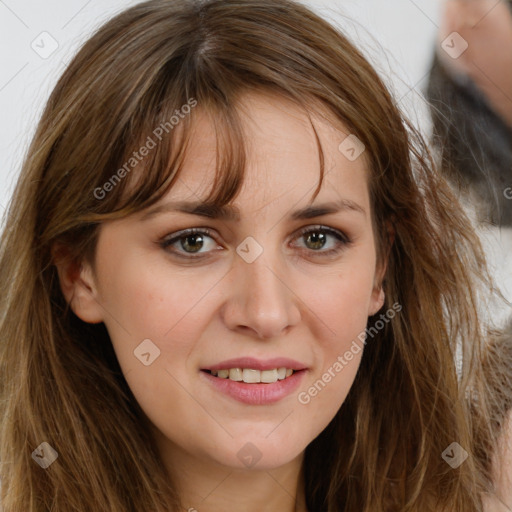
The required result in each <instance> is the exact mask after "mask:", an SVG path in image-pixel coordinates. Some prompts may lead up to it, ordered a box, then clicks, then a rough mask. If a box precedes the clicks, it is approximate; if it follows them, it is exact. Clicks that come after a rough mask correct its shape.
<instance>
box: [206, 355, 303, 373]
mask: <svg viewBox="0 0 512 512" xmlns="http://www.w3.org/2000/svg"><path fill="white" fill-rule="evenodd" d="M283 367H284V368H290V369H291V370H305V369H307V366H306V365H305V364H302V363H299V362H298V361H294V360H293V359H288V358H286V357H275V358H274V359H265V360H264V361H262V360H260V359H255V358H254V357H238V358H236V359H228V360H227V361H222V362H221V363H217V364H214V365H212V366H208V367H207V368H203V370H213V371H218V370H229V369H230V368H252V369H253V370H272V369H274V368H283Z"/></svg>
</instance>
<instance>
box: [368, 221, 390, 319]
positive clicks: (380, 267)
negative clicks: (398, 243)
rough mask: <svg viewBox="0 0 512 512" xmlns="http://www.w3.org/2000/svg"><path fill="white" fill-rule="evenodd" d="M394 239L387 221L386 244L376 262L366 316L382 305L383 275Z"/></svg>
mask: <svg viewBox="0 0 512 512" xmlns="http://www.w3.org/2000/svg"><path fill="white" fill-rule="evenodd" d="M394 241H395V230H394V228H393V226H392V224H391V223H390V222H388V223H387V239H386V240H385V242H386V246H385V251H384V254H383V255H382V256H381V260H380V261H378V262H377V265H376V269H375V277H374V281H373V290H372V295H371V297H370V307H369V308H368V316H372V315H375V313H377V312H378V311H379V309H380V308H381V307H382V306H383V305H384V301H385V299H386V294H385V292H384V289H383V285H382V283H383V281H384V276H385V275H386V270H387V267H388V261H389V252H390V251H391V247H392V246H393V242H394Z"/></svg>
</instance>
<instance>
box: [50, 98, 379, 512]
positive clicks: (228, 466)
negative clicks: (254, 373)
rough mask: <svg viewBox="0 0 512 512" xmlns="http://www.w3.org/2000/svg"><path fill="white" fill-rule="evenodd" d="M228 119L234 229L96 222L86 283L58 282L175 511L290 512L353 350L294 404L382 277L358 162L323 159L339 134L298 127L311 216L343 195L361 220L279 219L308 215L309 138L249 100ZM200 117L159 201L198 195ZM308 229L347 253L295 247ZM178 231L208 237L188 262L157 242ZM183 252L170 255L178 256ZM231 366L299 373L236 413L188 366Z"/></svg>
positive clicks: (171, 217) (179, 219)
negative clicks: (104, 351)
mask: <svg viewBox="0 0 512 512" xmlns="http://www.w3.org/2000/svg"><path fill="white" fill-rule="evenodd" d="M241 106H242V107H243V111H242V112H243V115H244V117H243V119H244V127H245V129H246V132H247V135H248V136H247V140H248V141H249V145H248V168H247V178H246V181H245V182H244V185H243V187H242V190H241V192H240V194H239V196H237V198H236V199H235V200H234V202H233V204H234V205H235V206H237V207H238V208H239V210H240V214H241V219H240V220H239V221H231V220H220V219H207V218H202V217H199V216H194V215H191V214H187V213H176V212H166V213H160V214H158V215H155V216H153V217H151V218H149V219H146V220H142V216H143V214H144V213H145V212H139V213H137V214H134V215H132V216H130V217H128V218H125V219H121V220H115V221H111V222H108V223H106V224H104V225H102V227H101V232H100V236H99V241H98V247H97V254H96V268H95V271H93V269H92V268H91V266H90V265H89V264H88V263H87V262H82V265H81V267H80V268H79V269H77V268H73V266H72V265H69V266H66V265H64V264H59V265H58V269H59V277H60V282H61V287H62V291H63V293H64V295H65V297H66V299H67V300H68V301H69V302H70V304H71V307H72V308H73V311H74V312H75V313H76V314H77V315H78V316H79V317H80V318H81V319H82V320H84V321H86V322H91V323H97V322H104V323H105V325H106V327H107V329H108V332H109V334H110V337H111V339H112V343H113V346H114V349H115V352H116V354H117V357H118V359H119V362H120V365H121V368H122V370H123V373H124V375H125V377H126V380H127V382H128V384H129V386H130V388H131V389H132V391H133V393H134V396H135V397H136V399H137V401H138V403H139V404H140V406H141V407H142V409H143V411H144V412H145V414H146V415H147V416H148V418H149V419H150V421H151V423H152V426H153V427H152V428H153V434H154V437H155V439H156V441H157V444H158V446H159V448H160V450H161V454H162V457H163V460H164V462H165V465H166V468H167V469H168V471H169V473H170V475H171V476H172V478H173V480H174V481H175V482H176V483H177V485H178V489H179V492H180V496H181V498H182V502H183V506H184V509H185V510H189V509H190V510H194V509H196V510H198V511H199V512H220V511H225V510H244V511H246V512H252V511H254V512H256V511H257V512H261V511H275V510H281V511H284V512H292V511H296V510H300V511H303V510H306V508H305V506H304V491H303V473H302V465H303V457H304V450H305V448H306V446H307V445H308V444H309V443H310V442H311V441H312V440H313V439H314V438H315V437H316V436H317V435H318V434H319V433H320V432H321V431H322V430H323V429H324V428H325V427H326V426H327V424H328V423H329V422H330V420H331V419H332V418H333V417H334V415H335V414H336V412H337V411H338V409H339V408H340V406H341V405H342V403H343V401H344V400H345V398H346V396H347V393H348V391H349V389H350V387H351V386H352V383H353V381H354V377H355V375H356V372H357V369H358V366H359V362H360V359H361V355H362V350H361V351H359V353H357V354H355V355H354V357H353V359H352V360H351V361H350V362H349V363H348V364H347V365H346V366H345V367H344V368H343V370H342V371H340V372H339V373H337V374H336V377H335V378H332V380H331V382H330V383H328V384H327V385H326V386H325V387H324V389H323V390H322V391H321V392H319V393H318V395H317V396H315V397H314V398H312V399H311V401H310V402H309V403H308V404H302V403H300V402H299V401H298V394H299V392H301V391H304V390H307V389H308V388H309V387H310V386H311V385H312V384H313V383H314V382H315V381H317V380H318V379H320V378H321V377H322V374H323V373H324V372H325V371H327V369H328V368H329V367H331V366H332V365H333V363H334V362H335V361H336V360H337V357H338V356H340V355H343V354H344V353H345V352H346V351H347V350H348V349H349V347H350V346H351V344H352V342H353V341H354V340H357V336H358V335H359V334H360V333H361V332H363V331H364V330H365V328H366V323H367V318H368V316H369V315H372V314H375V313H376V312H377V311H378V310H379V309H380V308H381V307H382V305H383V302H384V293H383V291H382V289H381V285H380V283H381V282H382V278H383V274H384V272H385V265H384V264H380V263H378V262H377V258H376V246H375V240H374V233H373V231H372V223H371V215H370V200H369V193H368V186H367V178H368V169H367V162H366V160H365V158H364V156H365V155H364V153H363V154H362V155H361V156H360V157H359V158H357V159H356V160H354V161H349V160H348V159H347V158H346V157H345V156H344V155H343V154H342V153H341V152H340V151H339V150H338V146H339V144H340V142H341V141H343V139H345V137H347V135H348V134H349V131H348V130H347V129H346V128H345V127H344V126H343V125H342V124H341V123H340V122H339V121H337V120H336V121H335V120H334V119H331V120H330V121H329V122H327V121H326V120H325V119H322V118H320V117H314V118H313V120H314V123H315V127H316V129H317V131H318V134H319V137H320V140H321V143H322V147H323V148H324V151H325V156H326V159H327V161H326V173H327V174H326V177H325V181H324V184H323V186H322V189H321V192H320V193H319V195H318V197H317V198H316V199H315V201H314V203H313V204H315V205H316V204H320V203H324V202H329V201H333V200H334V201H335V200H338V199H340V198H345V199H349V200H351V201H354V202H355V203H357V204H358V205H359V206H360V207H361V208H362V209H363V210H364V212H360V211H357V210H352V209H345V210H342V211H340V212H338V213H335V214H328V215H323V216H321V217H317V218H314V219H305V220H295V221H294V220H290V219H289V214H290V212H291V211H293V210H295V209H298V208H300V207H303V206H306V205H308V204H310V198H311V196H312V194H313V191H314V189H315V188H316V184H317V181H318V165H319V164H318V150H317V147H316V142H315V139H314V134H313V131H312V128H311V125H310V124H309V122H308V120H307V117H306V115H305V113H303V112H302V111H301V110H299V109H297V107H295V106H294V105H293V104H292V103H290V102H288V101H286V100H283V99H282V98H278V97H275V96H270V95H267V94H255V93H251V94H250V95H246V96H244V97H243V98H242V102H241ZM199 109H200V106H198V111H197V113H198V118H197V123H196V124H195V132H194V137H195V139H194V141H197V142H192V144H191V146H190V148H191V149H190V152H189V154H188V157H187V160H186V162H185V166H184V169H183V173H182V174H181V179H180V180H179V181H178V182H177V184H176V186H175V187H174V188H173V189H171V191H170V192H169V193H168V194H167V196H166V197H165V198H163V199H162V200H161V201H160V202H159V204H160V203H166V202H168V201H170V200H175V199H180V200H197V199H199V198H204V197H206V195H207V192H208V191H209V190H210V186H211V184H212V183H213V174H214V162H215V139H214V136H213V133H214V132H213V130H212V126H211V124H210V121H209V120H208V116H207V115H206V114H205V112H201V111H200V110H199ZM328 171H329V172H328ZM150 208H151V207H150ZM318 224H321V225H322V226H326V227H331V228H333V229H335V230H339V231H342V232H344V233H345V234H346V235H347V236H349V238H350V239H351V244H349V245H341V251H340V252H339V253H338V254H335V255H333V256H326V255H322V254H321V253H322V252H325V251H327V250H329V249H331V248H334V247H336V246H337V241H336V240H337V239H336V238H335V237H334V236H332V235H328V237H327V239H326V242H325V246H324V247H320V248H318V246H315V244H314V241H313V242H311V241H308V237H307V236H301V235H300V234H298V231H299V229H300V228H305V227H308V226H314V225H318ZM190 227H208V228H210V229H211V230H212V237H213V238H208V237H207V236H206V235H203V236H204V238H203V242H204V243H203V246H202V248H200V249H199V245H198V244H197V242H194V240H190V239H188V242H189V244H192V247H193V249H196V250H197V251H199V252H200V253H202V255H203V257H202V259H197V260H193V261H192V262H187V260H186V259H184V258H179V257H178V256H176V255H174V254H173V253H172V248H168V249H162V248H161V247H160V246H159V245H158V244H157V242H158V240H159V239H161V238H163V237H165V236H166V235H169V234H172V233H176V232H178V231H180V230H183V229H186V228H190ZM248 236H251V237H253V238H254V239H255V240H256V241H257V242H258V243H259V244H260V245H261V247H262V248H263V253H262V254H261V255H260V256H259V257H258V258H257V259H256V260H255V261H254V262H252V263H247V262H246V261H245V260H243V259H242V258H241V257H240V256H238V254H237V253H236V248H237V246H238V245H239V244H240V243H241V242H242V241H244V239H245V238H246V237H248ZM186 241H187V240H183V239H182V242H181V243H180V242H179V241H178V242H176V243H175V244H174V245H173V247H174V249H175V250H176V251H178V252H180V253H181V254H184V255H185V256H186V255H187V252H186V248H185V249H184V248H183V245H182V244H184V243H186ZM189 251H190V249H189ZM189 254H190V253H189ZM205 254H206V256H205ZM146 338H149V339H151V340H152V341H153V343H155V345H157V346H158V348H159V349H160V351H161V354H160V357H158V358H157V359H156V360H155V361H154V362H153V363H152V364H151V365H149V366H145V365H143V364H141V362H140V361H139V360H138V359H137V358H136V357H134V353H133V352H134V349H136V347H137V346H138V345H139V344H140V343H141V341H142V340H144V339H146ZM359 345H361V343H359ZM240 356H253V357H256V358H260V359H267V358H271V357H278V356H284V357H290V358H293V359H296V360H298V361H300V362H302V363H303V364H304V365H306V366H307V367H308V370H307V372H306V374H305V375H304V380H303V382H302V384H301V386H300V388H299V389H298V390H297V391H296V392H293V393H292V394H291V395H289V396H287V397H285V398H283V399H281V400H280V401H278V402H276V403H274V404H271V405H247V404H243V403H240V402H238V401H236V400H234V399H232V398H230V397H228V396H225V395H223V394H221V393H220V392H218V391H217V390H215V389H213V388H212V387H211V386H210V384H208V383H205V382H204V381H203V379H201V378H200V377H201V375H200V369H201V368H205V367H207V366H208V365H212V364H214V363H218V362H221V361H223V360H226V359H230V358H233V357H240ZM247 442H250V443H252V444H253V445H254V446H255V447H256V448H257V450H258V452H259V453H260V454H261V459H260V460H259V461H258V463H257V464H256V465H254V466H252V467H246V466H245V465H244V464H243V463H242V462H241V460H240V459H239V458H238V457H237V453H238V452H239V450H240V449H241V448H242V447H243V446H244V445H245V444H246V443H247Z"/></svg>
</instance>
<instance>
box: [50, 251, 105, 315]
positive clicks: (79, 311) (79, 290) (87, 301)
mask: <svg viewBox="0 0 512 512" xmlns="http://www.w3.org/2000/svg"><path fill="white" fill-rule="evenodd" d="M52 256H53V261H54V265H55V267H56V268H57V272H58V276H59V283H60V289H61V291H62V294H63V295H64V298H65V299H66V302H67V303H68V304H69V306H70V308H71V309H72V310H73V313H75V315H76V316H78V317H79V318H80V319H81V320H83V321H84V322H88V323H91V324H97V323H100V322H102V321H103V311H102V308H101V306H100V303H99V301H98V297H97V289H96V284H95V280H94V276H93V273H92V269H91V267H90V265H89V264H87V263H82V262H79V261H76V260H72V259H71V258H70V257H69V253H68V251H67V250H66V249H64V248H63V247H62V246H59V247H54V248H52Z"/></svg>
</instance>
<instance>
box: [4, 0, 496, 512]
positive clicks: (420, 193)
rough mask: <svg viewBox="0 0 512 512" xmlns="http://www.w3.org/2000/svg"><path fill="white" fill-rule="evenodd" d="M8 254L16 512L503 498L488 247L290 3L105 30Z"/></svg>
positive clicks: (86, 52) (399, 125)
mask: <svg viewBox="0 0 512 512" xmlns="http://www.w3.org/2000/svg"><path fill="white" fill-rule="evenodd" d="M319 174H320V176H319ZM3 242H4V243H3V244H2V245H3V250H2V254H1V257H0V275H1V278H2V282H3V283H5V285H4V287H5V288H6V289H5V293H4V294H3V298H2V323H1V327H0V334H1V336H0V339H1V340H2V341H1V347H2V348H1V356H0V361H1V364H2V390H1V393H2V396H1V401H0V403H1V404H2V413H3V414H2V417H3V418H4V421H3V424H2V431H1V438H0V443H1V444H0V450H1V451H0V460H2V466H1V473H0V477H1V480H2V505H3V510H4V512H12V511H15V510H16V511H17V510H23V511H24V512H26V511H30V512H36V511H42V510H48V509H51V510H53V511H63V510H66V511H69V510H84V511H85V510H95V511H101V510H105V511H106V510H109V511H116V512H117V511H119V512H121V511H126V510H145V511H149V510H153V511H170V510H172V511H178V510H189V511H193V510H197V511H199V512H203V511H206V512H212V511H219V510H227V509H238V510H244V511H247V512H250V511H253V510H258V511H261V510H267V511H274V510H280V511H306V510H307V511H309V512H319V511H329V512H334V511H353V510H361V511H372V512H375V511H390V510H417V511H425V510H450V511H454V510H460V511H464V512H467V511H471V510H474V511H476V510H480V507H481V504H482V500H483V498H484V497H485V494H486V492H487V490H488V489H491V488H492V482H491V481H490V476H489V473H490V462H489V460H488V459H489V454H488V453H487V452H485V451H483V450H482V447H485V448H488V447H489V446H490V447H492V446H494V445H495V444H496V440H495V439H494V434H493V432H494V431H493V429H492V428H491V426H487V425H488V423H487V420H488V419H489V418H490V414H493V413H494V409H492V408H491V407H490V405H489V403H488V400H487V398H486V397H487V394H486V390H485V389H484V384H483V382H484V381H483V379H482V378H481V377H482V372H483V366H482V359H481V357H480V356H481V354H480V352H481V347H482V344H483V339H484V335H485V332H484V329H483V328H482V326H481V325H480V322H479V313H478V311H479V310H478V302H477V298H478V296H479V291H482V290H483V288H482V285H485V286H487V287H489V282H488V279H487V278H486V277H485V276H487V274H486V271H485V264H484V261H483V257H482V252H481V248H480V246H479V243H478V239H477V238H476V236H475V234H474V233H473V231H472V230H471V228H470V225H469V224H468V221H467V219H466V217H465V216H464V215H463V213H462V212H461V210H460V208H459V205H458V203H457V201H456V199H455V197H454V196H453V195H452V194H451V193H450V191H449V189H448V188H447V186H446V184H445V182H444V181H443V179H442V178H441V177H440V176H439V174H438V173H437V171H436V169H435V167H434V166H433V164H432V161H431V159H430V157H429V155H428V153H427V152H426V150H425V147H424V145H423V142H422V141H421V138H420V137H419V136H418V135H417V133H416V132H415V131H414V130H413V129H412V128H411V127H410V126H409V125H408V124H407V122H406V121H405V120H404V119H403V118H402V115H401V113H400V112H399V111H398V110H397V107H396V105H395V103H394V101H393V99H392V98H391V96H390V95H389V93H388V91H387V90H386V88H385V87H384V85H383V83H382V81H381V80H380V78H379V77H378V75H377V74H376V73H375V71H374V70H373V68H372V67H371V65H370V64H369V63H368V62H367V61H366V60H365V59H364V58H363V57H362V55H361V54H360V52H359V51H358V50H357V49H356V48H355V47H354V46H353V45H352V44H351V43H350V42H349V41H348V40H347V39H346V38H345V37H344V36H343V35H342V34H340V33H339V31H337V30H335V29H334V28H333V27H331V26H330V25H329V24H328V23H327V22H325V21H324V20H322V19H320V18H319V17H317V16H316V15H315V14H313V13H312V12H311V11H309V10H308V9H307V8H305V7H303V6H301V5H300V4H298V3H294V2H289V1H287V0H279V1H275V0H272V1H271V0H247V1H243V2H240V1H238V0H236V1H235V0H228V1H225V0H222V1H220V0H213V1H208V2H201V3H197V2H192V1H186V0H180V1H172V2H171V1H163V0H152V1H149V2H146V3H143V4H139V5H137V6H135V7H133V8H130V9H128V10H127V11H125V12H123V13H121V14H120V15H118V16H117V17H115V18H114V19H112V20H111V21H109V22H108V23H107V24H106V25H104V26H103V27H102V28H100V29H99V31H98V32H97V33H96V34H95V35H94V36H93V37H92V38H91V39H90V40H89V41H88V42H87V43H86V44H85V45H84V47H83V48H82V49H81V50H80V52H79V53H78V55H77V56H76V57H75V59H74V60H73V61H72V62H71V63H70V65H69V66H68V68H67V70H66V71H65V73H64V74H63V76H62V78H61V79H60V81H59V83H58V84H57V86H56V88H55V90H54V91H53V93H52V95H51V97H50V99H49V102H48V105H47V107H46V110H45V112H44V114H43V117H42V119H41V122H40V125H39V128H38V130H37V133H36V135H35V138H34V140H33V142H32V145H31V148H30V150H29V155H28V157H27V160H26V162H25V165H24V168H23V171H22V174H21V176H20V180H19V183H18V186H17V188H16V191H15V194H14V197H13V200H12V204H11V207H10V210H9V215H8V218H7V223H6V228H5V232H4V234H3ZM456 354H458V355H459V356H460V357H459V362H460V364H459V365H458V366H457V365H456V357H455V355H456ZM475 396H478V397H479V399H478V403H477V407H475V403H474V402H475V400H474V397H475ZM471 415H472V416H471ZM470 419H471V421H470ZM473 422H474V423H475V424H478V425H479V428H478V430H476V429H473V428H472V423H473Z"/></svg>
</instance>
